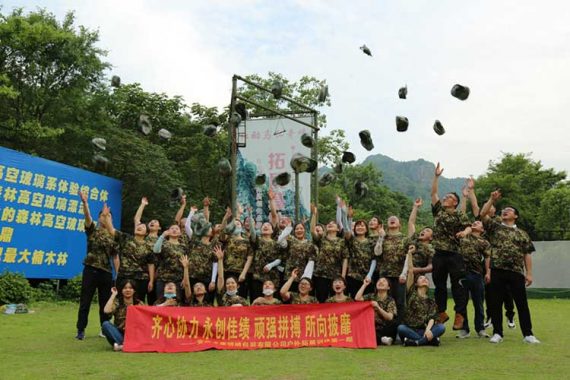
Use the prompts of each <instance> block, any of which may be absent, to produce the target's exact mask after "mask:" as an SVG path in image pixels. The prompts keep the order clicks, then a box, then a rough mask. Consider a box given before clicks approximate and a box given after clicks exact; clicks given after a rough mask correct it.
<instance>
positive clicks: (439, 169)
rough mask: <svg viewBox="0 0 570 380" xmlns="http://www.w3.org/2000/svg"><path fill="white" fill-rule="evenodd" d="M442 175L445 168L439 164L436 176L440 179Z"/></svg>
mask: <svg viewBox="0 0 570 380" xmlns="http://www.w3.org/2000/svg"><path fill="white" fill-rule="evenodd" d="M441 173H443V168H442V167H441V165H440V164H439V162H438V163H437V166H436V167H435V176H436V177H439V176H440V175H441Z"/></svg>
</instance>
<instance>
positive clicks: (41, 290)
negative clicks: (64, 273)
mask: <svg viewBox="0 0 570 380" xmlns="http://www.w3.org/2000/svg"><path fill="white" fill-rule="evenodd" d="M56 289H57V280H47V281H42V282H40V283H39V284H38V286H37V287H36V288H33V289H32V290H33V300H34V301H48V302H49V301H57V299H58V297H57V292H56Z"/></svg>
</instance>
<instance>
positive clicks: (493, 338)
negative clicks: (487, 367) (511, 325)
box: [489, 334, 503, 343]
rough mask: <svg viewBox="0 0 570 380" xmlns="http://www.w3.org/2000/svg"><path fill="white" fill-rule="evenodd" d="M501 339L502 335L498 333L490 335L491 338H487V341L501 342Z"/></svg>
mask: <svg viewBox="0 0 570 380" xmlns="http://www.w3.org/2000/svg"><path fill="white" fill-rule="evenodd" d="M502 341H503V337H502V336H500V335H499V334H495V335H493V336H492V337H491V339H489V342H491V343H501V342H502Z"/></svg>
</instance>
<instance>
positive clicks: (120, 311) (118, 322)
mask: <svg viewBox="0 0 570 380" xmlns="http://www.w3.org/2000/svg"><path fill="white" fill-rule="evenodd" d="M114 305H115V310H114V311H113V313H112V315H113V324H114V325H115V327H116V328H118V329H119V330H120V331H121V332H124V331H125V322H126V321H127V307H128V305H126V304H125V303H123V302H119V300H118V299H116V298H115V302H114ZM133 305H142V302H140V301H139V300H135V301H134V302H133Z"/></svg>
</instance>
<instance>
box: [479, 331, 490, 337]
mask: <svg viewBox="0 0 570 380" xmlns="http://www.w3.org/2000/svg"><path fill="white" fill-rule="evenodd" d="M477 335H478V336H479V338H490V336H489V334H487V331H485V330H481V331H479V332H478V333H477Z"/></svg>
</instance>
